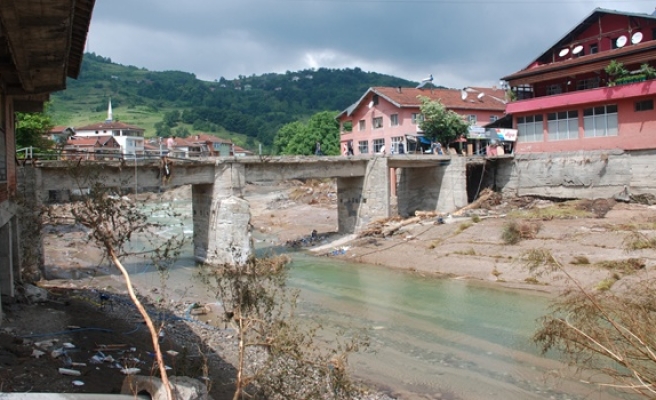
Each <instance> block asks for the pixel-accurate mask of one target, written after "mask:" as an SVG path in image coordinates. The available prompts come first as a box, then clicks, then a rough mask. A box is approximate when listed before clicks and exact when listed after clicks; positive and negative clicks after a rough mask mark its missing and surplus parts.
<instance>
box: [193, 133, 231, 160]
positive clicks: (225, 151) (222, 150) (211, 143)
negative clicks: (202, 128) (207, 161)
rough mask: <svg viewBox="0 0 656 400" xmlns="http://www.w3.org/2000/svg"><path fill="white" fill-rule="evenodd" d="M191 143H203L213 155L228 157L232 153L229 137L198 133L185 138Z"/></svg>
mask: <svg viewBox="0 0 656 400" xmlns="http://www.w3.org/2000/svg"><path fill="white" fill-rule="evenodd" d="M187 140H188V141H190V142H191V143H193V144H196V145H204V146H206V147H207V150H208V151H209V153H210V154H209V155H211V156H213V157H228V156H230V155H232V146H233V143H232V141H231V140H229V139H222V138H220V137H217V136H213V135H208V134H206V133H200V134H197V135H192V136H190V137H188V138H187Z"/></svg>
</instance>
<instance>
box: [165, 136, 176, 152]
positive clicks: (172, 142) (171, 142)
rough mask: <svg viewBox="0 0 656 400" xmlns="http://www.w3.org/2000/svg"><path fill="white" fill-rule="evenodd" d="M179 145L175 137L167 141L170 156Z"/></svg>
mask: <svg viewBox="0 0 656 400" xmlns="http://www.w3.org/2000/svg"><path fill="white" fill-rule="evenodd" d="M177 145H178V143H177V142H176V141H175V135H173V136H171V137H170V138H168V139H166V148H167V149H168V150H169V154H173V152H174V151H175V146H177Z"/></svg>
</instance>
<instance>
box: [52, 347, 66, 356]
mask: <svg viewBox="0 0 656 400" xmlns="http://www.w3.org/2000/svg"><path fill="white" fill-rule="evenodd" d="M63 354H64V349H54V350H53V351H51V352H50V357H52V358H59V357H61V356H62V355H63Z"/></svg>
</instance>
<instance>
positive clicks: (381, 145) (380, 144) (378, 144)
mask: <svg viewBox="0 0 656 400" xmlns="http://www.w3.org/2000/svg"><path fill="white" fill-rule="evenodd" d="M383 150H385V139H374V153H380V152H381V151H383Z"/></svg>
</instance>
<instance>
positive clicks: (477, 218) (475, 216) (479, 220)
mask: <svg viewBox="0 0 656 400" xmlns="http://www.w3.org/2000/svg"><path fill="white" fill-rule="evenodd" d="M471 220H472V222H473V223H475V224H478V223H479V222H481V217H480V216H478V215H474V216H472V217H471Z"/></svg>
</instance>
